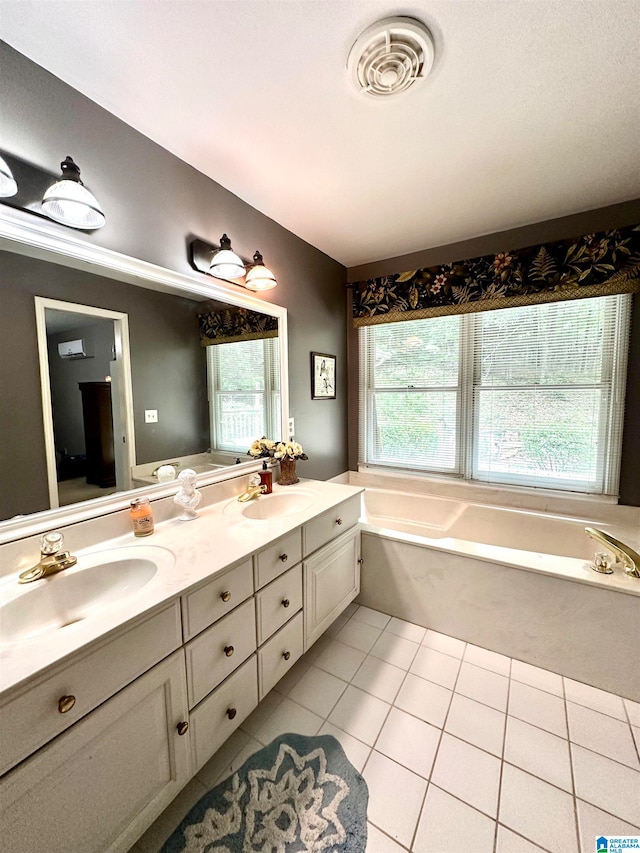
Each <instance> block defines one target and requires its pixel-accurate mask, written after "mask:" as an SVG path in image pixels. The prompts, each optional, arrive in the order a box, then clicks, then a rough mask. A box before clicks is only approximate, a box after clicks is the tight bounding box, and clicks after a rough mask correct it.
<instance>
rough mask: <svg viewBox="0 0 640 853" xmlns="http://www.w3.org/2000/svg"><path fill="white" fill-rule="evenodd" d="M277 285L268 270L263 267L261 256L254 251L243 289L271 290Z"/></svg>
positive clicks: (273, 276)
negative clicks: (251, 264)
mask: <svg viewBox="0 0 640 853" xmlns="http://www.w3.org/2000/svg"><path fill="white" fill-rule="evenodd" d="M277 285H278V282H277V281H276V277H275V275H274V274H273V273H272V272H271V270H270V269H268V268H267V267H265V265H264V263H263V259H262V255H261V254H260V252H257V251H256V253H255V255H254V256H253V266H252V267H251V269H250V270H249V272H248V273H247V277H246V279H245V287H248V288H249V290H271V288H273V287H277Z"/></svg>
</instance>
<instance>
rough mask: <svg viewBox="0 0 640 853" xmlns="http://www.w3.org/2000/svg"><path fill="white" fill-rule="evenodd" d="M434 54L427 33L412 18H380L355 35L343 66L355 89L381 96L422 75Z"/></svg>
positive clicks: (426, 73)
mask: <svg viewBox="0 0 640 853" xmlns="http://www.w3.org/2000/svg"><path fill="white" fill-rule="evenodd" d="M434 56H435V52H434V47H433V38H432V36H431V33H430V32H429V30H428V29H427V27H425V25H424V24H423V23H421V22H420V21H416V20H415V19H414V18H402V17H394V18H384V20H382V21H378V22H377V23H376V24H372V25H371V26H370V27H367V29H366V30H365V31H364V32H363V33H362V34H361V35H360V36H359V37H358V38H357V39H356V42H355V44H354V45H353V47H352V48H351V50H350V52H349V58H348V60H347V68H348V70H349V73H350V74H351V79H352V80H353V84H354V86H355V87H356V89H358V90H360V91H364V92H366V93H367V94H368V95H373V96H375V97H382V96H388V95H395V94H397V93H398V92H405V91H406V90H407V89H408V88H409V87H410V86H411V85H413V83H415V82H416V80H422V79H424V78H425V77H426V76H427V75H428V74H429V71H430V70H431V66H432V65H433V59H434Z"/></svg>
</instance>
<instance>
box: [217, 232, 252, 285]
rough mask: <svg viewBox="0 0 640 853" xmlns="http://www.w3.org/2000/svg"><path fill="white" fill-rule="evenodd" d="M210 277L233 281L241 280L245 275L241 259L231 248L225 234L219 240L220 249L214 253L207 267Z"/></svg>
mask: <svg viewBox="0 0 640 853" xmlns="http://www.w3.org/2000/svg"><path fill="white" fill-rule="evenodd" d="M209 272H210V274H211V275H215V276H216V278H224V279H227V280H228V279H235V278H242V277H243V276H244V274H245V273H246V269H245V266H244V263H243V262H242V258H241V257H240V256H239V255H236V253H235V252H234V251H233V249H232V248H231V240H230V239H229V238H228V237H227V235H226V234H223V235H222V237H221V238H220V248H219V249H218V250H217V251H214V253H213V257H212V258H211V265H210V266H209Z"/></svg>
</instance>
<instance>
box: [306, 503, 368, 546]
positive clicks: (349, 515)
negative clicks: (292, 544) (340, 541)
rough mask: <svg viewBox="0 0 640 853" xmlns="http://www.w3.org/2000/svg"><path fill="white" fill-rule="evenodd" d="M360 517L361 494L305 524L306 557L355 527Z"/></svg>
mask: <svg viewBox="0 0 640 853" xmlns="http://www.w3.org/2000/svg"><path fill="white" fill-rule="evenodd" d="M359 518H360V495H359V494H358V495H354V496H353V497H352V498H349V499H348V500H346V501H343V502H342V503H341V504H338V505H337V506H335V507H333V509H330V510H329V511H328V512H325V513H323V514H322V515H319V516H318V517H317V518H314V519H312V520H311V521H310V522H309V523H308V524H305V525H304V526H303V528H302V550H303V553H304V555H305V557H306V556H307V555H308V554H312V553H313V552H314V551H317V549H318V548H321V547H322V546H323V545H326V543H327V542H330V541H331V540H332V539H335V537H336V536H339V535H340V534H341V533H344V532H345V531H346V530H348V529H349V528H350V527H353V525H354V524H356V522H357V521H358V519H359Z"/></svg>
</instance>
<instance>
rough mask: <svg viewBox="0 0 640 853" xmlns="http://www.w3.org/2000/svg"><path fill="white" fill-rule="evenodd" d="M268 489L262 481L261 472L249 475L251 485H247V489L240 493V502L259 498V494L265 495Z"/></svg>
mask: <svg viewBox="0 0 640 853" xmlns="http://www.w3.org/2000/svg"><path fill="white" fill-rule="evenodd" d="M266 491H267V487H266V486H265V485H264V484H261V483H260V474H252V475H251V476H250V477H249V485H248V486H247V489H246V491H244V492H243V493H242V494H241V495H238V500H239V501H240V503H246V502H247V501H251V500H253V499H254V498H257V497H258V496H259V495H263V494H264V493H265V492H266Z"/></svg>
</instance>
